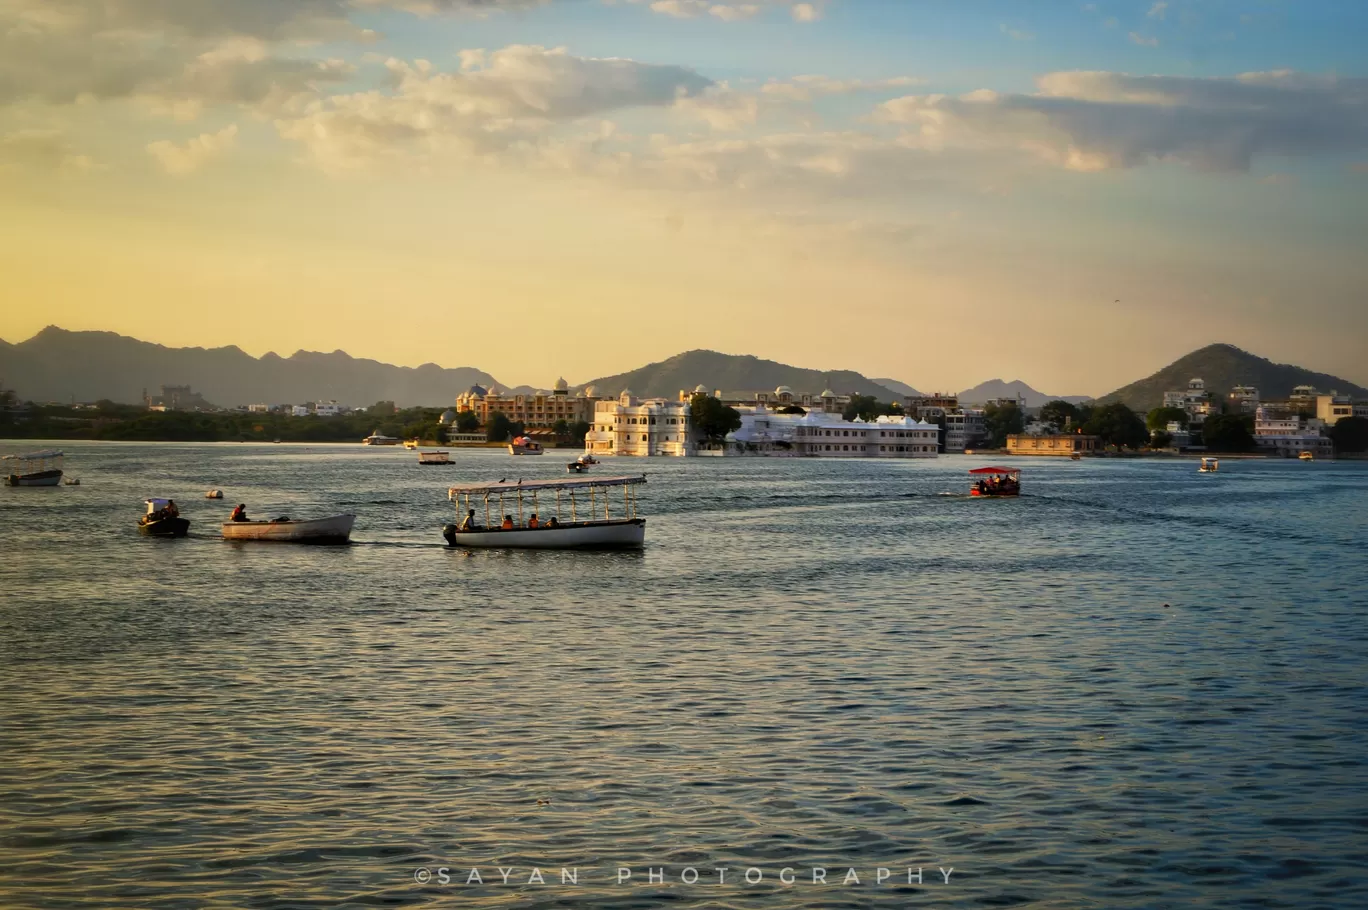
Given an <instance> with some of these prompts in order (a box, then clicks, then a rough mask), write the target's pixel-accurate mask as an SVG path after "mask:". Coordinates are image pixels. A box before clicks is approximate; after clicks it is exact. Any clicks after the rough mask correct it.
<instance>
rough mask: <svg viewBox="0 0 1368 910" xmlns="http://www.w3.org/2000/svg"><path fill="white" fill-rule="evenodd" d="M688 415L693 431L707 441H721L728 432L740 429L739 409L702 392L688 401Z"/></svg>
mask: <svg viewBox="0 0 1368 910" xmlns="http://www.w3.org/2000/svg"><path fill="white" fill-rule="evenodd" d="M689 416H690V418H691V420H692V423H693V428H694V432H695V433H697V434H698V435H700V436H702V437H703V438H704V439H706V440H707V441H708V442H721V441H722V440H724V439H726V438H727V434H728V433H731V432H733V431H734V430H739V429H741V412H740V411H738V410H736V408H729V407H727V406H726V405H724V404H723V403H722V402H721V401H718V400H717V399H716V398H714V397H712V396H711V395H705V394H703V393H702V392H700V393H698V394H696V395H694V397H693V399H692V400H691V401H690V402H689Z"/></svg>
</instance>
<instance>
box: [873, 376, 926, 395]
mask: <svg viewBox="0 0 1368 910" xmlns="http://www.w3.org/2000/svg"><path fill="white" fill-rule="evenodd" d="M870 381H871V382H874V383H877V384H878V385H881V386H883V387H884V388H885V389H889V390H891V391H894V392H897V393H898V394H899V395H904V396H912V397H913V398H918V397H920V396H921V392H918V391H917V390H916V389H914V388H912V387H911V386H910V385H908V384H907V383H905V382H899V381H898V380H896V379H888V378H886V377H885V378H883V379H872V380H870Z"/></svg>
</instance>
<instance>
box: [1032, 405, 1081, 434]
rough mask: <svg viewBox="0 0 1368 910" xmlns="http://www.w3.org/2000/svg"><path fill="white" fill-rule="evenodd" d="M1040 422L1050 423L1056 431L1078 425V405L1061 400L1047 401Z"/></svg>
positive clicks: (1041, 411)
mask: <svg viewBox="0 0 1368 910" xmlns="http://www.w3.org/2000/svg"><path fill="white" fill-rule="evenodd" d="M1040 422H1041V423H1048V424H1049V425H1050V426H1052V427H1054V428H1055V429H1056V430H1062V429H1064V428H1065V427H1067V426H1073V425H1075V424H1077V423H1078V405H1076V404H1074V403H1073V402H1071V401H1064V400H1063V399H1061V398H1056V399H1055V400H1054V401H1047V402H1045V404H1044V406H1042V407H1041V409H1040Z"/></svg>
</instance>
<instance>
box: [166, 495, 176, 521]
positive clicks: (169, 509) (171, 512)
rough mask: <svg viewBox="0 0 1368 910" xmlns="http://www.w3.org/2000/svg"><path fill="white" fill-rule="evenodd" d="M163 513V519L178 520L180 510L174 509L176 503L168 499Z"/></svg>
mask: <svg viewBox="0 0 1368 910" xmlns="http://www.w3.org/2000/svg"><path fill="white" fill-rule="evenodd" d="M165 513H166V514H165V516H164V517H166V518H180V509H178V508H176V501H175V500H174V499H168V500H167V501H166V509H165Z"/></svg>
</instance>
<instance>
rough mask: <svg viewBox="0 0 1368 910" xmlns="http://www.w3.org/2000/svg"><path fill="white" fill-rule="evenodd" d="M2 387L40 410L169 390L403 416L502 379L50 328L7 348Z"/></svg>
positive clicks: (1, 347) (226, 400)
mask: <svg viewBox="0 0 1368 910" xmlns="http://www.w3.org/2000/svg"><path fill="white" fill-rule="evenodd" d="M0 378H3V379H4V383H5V386H6V387H8V388H12V389H14V390H15V391H16V392H17V393H18V395H19V397H20V398H21V399H28V400H32V401H70V400H72V399H75V400H76V401H96V400H99V399H102V398H107V399H109V400H111V401H117V402H123V403H138V402H141V401H142V396H143V390H144V389H146V390H147V391H148V393H149V394H153V395H155V394H156V393H157V392H158V390H159V389H160V387H161V386H162V384H163V383H165V384H167V385H189V386H191V387H192V388H193V389H194V390H195V391H196V392H198V393H200V394H201V395H203V396H204V397H205V398H206V399H207V400H209V401H211V402H214V403H215V404H217V405H221V406H227V407H233V406H235V405H243V404H252V403H256V402H262V403H266V404H284V403H296V404H298V403H303V402H306V401H316V400H320V399H322V400H331V399H335V400H337V401H339V402H342V403H344V404H350V405H354V406H362V405H369V404H371V403H373V402H376V401H382V400H383V401H393V402H395V403H396V404H398V405H399V406H400V407H405V406H410V405H439V404H446V403H448V402H450V401H452V400H453V399H454V398H455V397H456V395H458V394H459V393H460V392H462V391H464V390H465V389H466V388H468V387H469V386H470V385H472V384H474V383H480V384H482V385H489V384H490V383H493V382H494V377H492V376H490V375H489V374H488V373H486V372H484V371H482V370H477V369H475V368H473V367H457V368H455V369H444V368H442V367H439V366H437V365H436V364H434V363H427V364H424V365H422V366H420V367H399V366H394V365H392V364H388V363H380V362H379V361H376V360H363V359H360V358H356V357H352V356H351V355H350V354H347V353H346V352H345V351H333V352H332V353H330V354H323V353H318V352H314V351H296V352H295V353H294V354H291V355H290V356H289V357H281V356H280V355H279V354H275V353H268V354H263V355H262V356H261V357H260V358H257V357H253V356H252V355H250V354H248V353H247V352H246V351H244V350H242V349H241V348H239V347H236V346H228V347H221V348H170V347H165V346H163V345H160V344H152V343H151V342H147V341H139V340H138V339H136V338H129V337H127V336H125V335H118V334H115V333H114V332H69V331H67V330H65V329H60V328H57V327H56V326H48V327H47V328H45V329H43V330H42V331H41V332H39V333H38V334H37V335H34V336H33V337H32V338H30V339H28V340H27V341H22V342H20V343H19V344H9V343H7V342H4V341H0Z"/></svg>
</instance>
